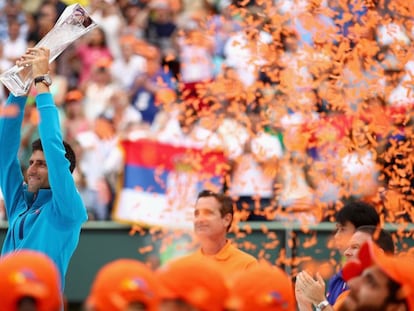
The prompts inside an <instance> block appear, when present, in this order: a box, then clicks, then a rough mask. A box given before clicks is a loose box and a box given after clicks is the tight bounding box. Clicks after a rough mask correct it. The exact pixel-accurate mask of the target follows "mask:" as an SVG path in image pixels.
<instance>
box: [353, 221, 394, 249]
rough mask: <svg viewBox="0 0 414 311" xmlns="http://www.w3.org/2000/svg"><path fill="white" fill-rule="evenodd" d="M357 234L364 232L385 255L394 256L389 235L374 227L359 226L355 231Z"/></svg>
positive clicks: (392, 244)
mask: <svg viewBox="0 0 414 311" xmlns="http://www.w3.org/2000/svg"><path fill="white" fill-rule="evenodd" d="M356 231H357V232H358V231H359V232H365V233H367V234H369V235H370V236H371V237H372V240H373V241H374V242H375V244H377V245H378V246H379V247H380V248H381V249H382V250H383V251H384V252H385V253H387V254H394V253H395V244H394V240H393V239H392V235H391V233H389V232H388V231H385V230H384V229H381V228H378V227H376V226H361V227H358V228H357V229H356Z"/></svg>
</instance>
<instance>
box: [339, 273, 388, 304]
mask: <svg viewBox="0 0 414 311" xmlns="http://www.w3.org/2000/svg"><path fill="white" fill-rule="evenodd" d="M388 282H389V278H388V277H387V276H386V275H385V273H384V272H382V271H381V270H380V268H379V267H378V266H372V267H369V268H367V269H365V270H364V272H363V273H362V274H361V275H360V276H357V277H355V278H353V279H351V280H349V281H348V286H349V295H348V296H347V297H346V298H345V300H344V302H343V303H342V305H341V308H340V310H341V311H382V310H388V308H387V307H388V303H387V302H386V301H387V298H388V296H389V294H390V293H389V288H388Z"/></svg>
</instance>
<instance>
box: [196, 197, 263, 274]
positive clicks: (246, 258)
mask: <svg viewBox="0 0 414 311" xmlns="http://www.w3.org/2000/svg"><path fill="white" fill-rule="evenodd" d="M232 220H233V201H232V199H231V198H230V197H229V196H226V195H224V194H221V193H215V192H212V191H209V190H203V191H201V192H200V193H199V194H198V198H197V201H196V204H195V208H194V233H195V236H196V238H197V239H198V241H199V243H200V248H199V249H198V250H197V251H196V252H195V253H193V254H190V255H189V256H191V257H193V258H195V259H197V260H202V261H205V260H209V259H212V260H213V261H215V262H217V263H218V264H219V266H220V267H221V269H222V270H223V272H224V273H225V275H226V276H232V275H233V274H235V273H237V272H240V271H242V270H245V269H248V268H250V267H252V266H254V265H256V264H257V260H256V258H254V257H253V256H252V255H250V254H247V253H245V252H243V251H242V250H240V249H238V248H236V247H235V246H234V245H232V244H231V243H230V241H229V240H228V239H227V232H228V231H229V230H230V227H231V223H232Z"/></svg>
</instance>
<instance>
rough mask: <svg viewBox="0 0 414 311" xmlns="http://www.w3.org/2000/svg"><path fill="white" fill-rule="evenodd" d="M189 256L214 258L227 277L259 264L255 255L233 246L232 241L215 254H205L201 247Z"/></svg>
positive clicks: (202, 258) (200, 258)
mask: <svg viewBox="0 0 414 311" xmlns="http://www.w3.org/2000/svg"><path fill="white" fill-rule="evenodd" d="M189 256H192V257H195V258H197V259H199V260H205V259H206V258H210V259H212V260H214V261H215V262H216V263H217V264H218V265H219V266H220V267H221V268H222V269H221V270H222V272H223V274H224V276H226V277H233V275H234V274H236V273H238V272H240V271H243V270H246V269H248V268H250V267H252V266H254V265H256V264H257V259H256V258H255V257H253V256H252V255H250V254H248V253H246V252H243V251H242V250H240V249H238V248H237V247H235V246H233V245H232V244H231V243H230V241H227V242H226V244H225V245H224V247H223V248H222V249H221V250H220V251H219V252H218V253H217V254H215V255H212V256H207V255H204V254H203V252H202V250H201V248H200V249H198V251H196V252H194V253H193V254H190V255H189Z"/></svg>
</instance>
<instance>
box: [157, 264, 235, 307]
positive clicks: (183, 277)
mask: <svg viewBox="0 0 414 311" xmlns="http://www.w3.org/2000/svg"><path fill="white" fill-rule="evenodd" d="M157 274H158V277H159V280H160V281H161V285H162V286H163V291H162V292H161V299H165V300H167V299H181V300H184V301H185V302H186V303H188V304H189V305H191V306H193V307H195V308H197V309H198V310H202V311H222V310H223V309H224V306H225V302H226V299H227V295H228V288H227V286H226V282H225V279H224V276H223V275H222V274H221V272H220V268H219V267H218V266H217V265H216V264H214V262H212V261H209V260H203V261H200V260H199V259H196V258H193V257H191V256H186V257H182V258H179V259H176V260H174V261H171V262H169V263H167V264H166V265H165V266H162V267H161V268H159V270H158V271H157Z"/></svg>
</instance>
